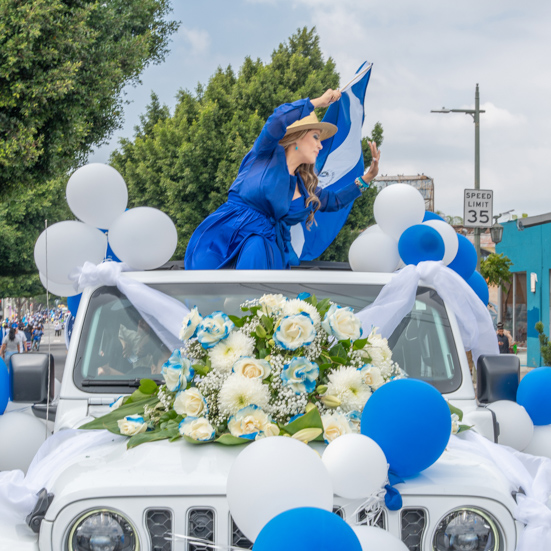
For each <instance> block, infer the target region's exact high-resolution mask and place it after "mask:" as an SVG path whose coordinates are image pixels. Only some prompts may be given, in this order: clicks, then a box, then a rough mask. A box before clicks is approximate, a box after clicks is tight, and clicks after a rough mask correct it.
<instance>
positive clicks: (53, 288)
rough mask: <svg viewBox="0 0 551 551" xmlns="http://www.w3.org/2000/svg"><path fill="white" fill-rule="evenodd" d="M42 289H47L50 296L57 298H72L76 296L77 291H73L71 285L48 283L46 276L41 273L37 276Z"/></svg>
mask: <svg viewBox="0 0 551 551" xmlns="http://www.w3.org/2000/svg"><path fill="white" fill-rule="evenodd" d="M38 277H40V281H41V283H42V285H44V289H48V291H50V293H51V294H52V295H57V296H58V297H72V296H75V295H78V291H75V288H74V287H73V286H72V285H66V284H64V283H56V282H55V281H51V280H50V281H48V280H47V279H46V276H45V275H44V274H42V273H39V274H38Z"/></svg>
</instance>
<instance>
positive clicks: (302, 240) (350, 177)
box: [291, 62, 372, 260]
mask: <svg viewBox="0 0 551 551" xmlns="http://www.w3.org/2000/svg"><path fill="white" fill-rule="evenodd" d="M371 67H372V65H371V64H370V63H367V62H365V63H363V64H362V66H361V67H360V68H359V69H358V71H357V72H356V77H355V78H354V80H353V81H352V82H351V83H350V84H348V85H347V86H346V89H345V90H343V92H342V96H341V99H340V100H339V101H337V102H335V103H333V104H332V105H330V106H329V109H327V112H326V113H325V117H323V122H330V123H332V124H334V125H336V126H337V128H338V131H337V133H336V134H335V135H334V136H332V137H331V138H329V139H327V140H324V141H323V149H322V150H321V151H320V153H319V155H318V159H317V162H316V172H317V173H318V179H319V184H318V185H319V186H320V187H322V188H329V189H331V190H332V191H338V190H339V189H341V188H343V187H344V186H346V185H348V184H350V183H351V182H353V181H354V180H355V179H356V178H357V177H358V176H361V175H362V174H363V173H364V161H363V154H362V143H361V142H362V125H363V122H364V100H365V92H366V89H367V84H368V83H369V77H370V76H371ZM351 208H352V204H350V205H349V206H348V207H346V208H344V209H342V210H339V211H337V212H320V211H318V212H316V215H315V216H316V222H317V226H316V225H315V224H313V225H312V226H311V228H310V231H308V230H307V229H306V223H305V222H303V223H302V224H297V225H296V226H292V227H291V244H292V246H293V249H294V250H295V252H296V254H297V257H298V258H300V260H314V259H315V258H318V257H319V256H320V255H321V254H323V252H324V251H325V249H327V247H329V245H331V243H332V242H333V240H334V239H335V237H337V234H338V233H339V231H340V230H341V228H342V227H343V225H344V223H345V222H346V219H347V218H348V214H349V213H350V209H351Z"/></svg>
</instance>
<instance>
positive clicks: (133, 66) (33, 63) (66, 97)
mask: <svg viewBox="0 0 551 551" xmlns="http://www.w3.org/2000/svg"><path fill="white" fill-rule="evenodd" d="M169 11H170V7H169V0H105V1H104V2H97V1H95V0H33V2H22V1H21V0H3V1H2V3H1V4H0V129H1V131H0V167H1V170H0V192H1V193H2V195H4V194H5V193H6V191H7V190H9V189H13V188H14V187H18V188H19V189H21V188H25V189H26V188H31V187H33V188H34V187H36V186H37V185H38V184H39V183H44V182H47V181H48V180H50V179H52V178H56V177H58V176H60V175H62V174H65V173H67V171H69V170H71V169H73V168H76V167H77V166H78V165H79V164H81V163H83V162H84V161H85V159H86V156H87V155H88V153H89V152H90V150H91V147H92V146H93V145H97V144H101V143H102V142H104V141H105V140H106V138H108V137H109V136H110V135H111V133H112V132H113V130H115V129H116V128H117V127H119V126H120V123H121V120H122V105H123V100H122V97H121V93H122V89H123V87H124V86H126V85H127V84H135V83H137V82H139V75H140V73H141V72H142V71H143V69H144V68H145V67H146V66H147V65H149V64H150V63H159V62H160V61H162V60H163V59H164V56H165V54H166V52H167V44H168V38H169V36H170V34H171V33H173V32H174V31H175V30H176V28H177V24H176V23H175V22H173V21H167V20H165V16H166V15H167V14H168V13H169Z"/></svg>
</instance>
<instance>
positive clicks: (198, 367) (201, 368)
mask: <svg viewBox="0 0 551 551" xmlns="http://www.w3.org/2000/svg"><path fill="white" fill-rule="evenodd" d="M191 367H193V370H194V371H195V373H197V374H198V375H201V376H202V377H204V376H205V375H206V374H207V373H208V372H209V371H210V368H209V367H207V366H206V365H203V364H195V365H192V366H191Z"/></svg>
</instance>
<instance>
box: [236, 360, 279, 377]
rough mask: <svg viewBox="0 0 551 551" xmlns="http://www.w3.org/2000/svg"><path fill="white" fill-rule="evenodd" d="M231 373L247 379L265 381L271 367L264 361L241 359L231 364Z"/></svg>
mask: <svg viewBox="0 0 551 551" xmlns="http://www.w3.org/2000/svg"><path fill="white" fill-rule="evenodd" d="M233 372H234V373H237V374H238V375H243V377H247V379H265V378H266V377H268V376H269V375H270V373H271V372H272V367H271V366H270V362H268V361H266V360H257V359H256V358H241V359H240V360H237V361H236V362H235V363H234V364H233Z"/></svg>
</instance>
